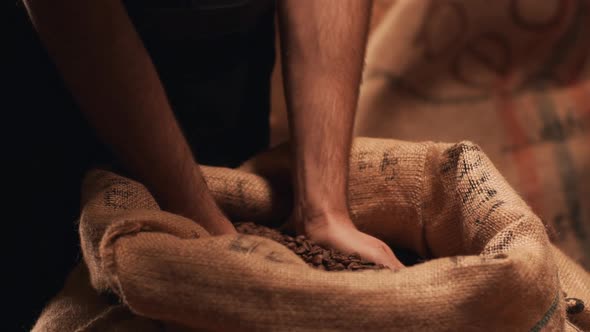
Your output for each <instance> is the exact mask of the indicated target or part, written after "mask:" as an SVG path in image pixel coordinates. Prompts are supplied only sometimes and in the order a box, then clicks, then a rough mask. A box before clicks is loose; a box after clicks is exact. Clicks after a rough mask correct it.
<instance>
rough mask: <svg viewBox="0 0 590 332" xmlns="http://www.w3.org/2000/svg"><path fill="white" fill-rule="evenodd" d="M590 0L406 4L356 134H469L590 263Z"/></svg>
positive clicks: (389, 33)
mask: <svg viewBox="0 0 590 332" xmlns="http://www.w3.org/2000/svg"><path fill="white" fill-rule="evenodd" d="M589 40H590V1H588V0H541V1H538V0H494V1H477V0H398V1H396V2H395V3H394V4H393V6H392V7H391V9H390V10H389V12H388V13H387V14H386V15H385V16H384V18H383V20H382V22H381V24H380V25H379V27H378V28H377V29H376V30H375V31H374V33H373V35H372V37H371V39H370V41H369V46H368V50H367V59H366V63H367V65H366V71H365V76H364V82H363V85H362V87H361V97H360V102H359V113H358V121H357V128H356V131H357V133H358V134H359V135H361V136H371V137H385V138H387V137H389V138H395V139H402V140H409V141H425V140H434V141H444V142H457V141H461V140H470V141H473V142H475V143H476V144H478V145H479V146H481V147H482V148H483V150H484V151H485V152H486V154H487V155H488V156H489V157H490V159H491V160H492V161H493V162H494V164H495V165H496V166H497V167H498V169H499V170H500V172H501V173H502V174H503V175H504V176H505V177H506V178H507V180H508V182H509V183H510V184H511V185H512V186H513V187H514V188H515V189H516V190H517V191H518V192H519V193H520V194H521V196H522V197H523V198H524V200H525V201H526V202H527V204H529V206H531V207H532V209H533V211H534V212H535V213H536V214H537V215H539V216H540V217H541V219H542V220H543V221H544V222H545V223H546V224H548V225H550V228H551V237H552V240H553V241H554V243H556V244H557V245H558V246H559V247H560V248H561V249H562V250H564V251H565V252H566V253H567V254H568V255H569V256H570V257H572V258H574V259H575V260H576V261H578V262H580V263H582V264H584V265H585V266H586V268H590V185H589V184H590V144H589V143H590V42H588V41H589Z"/></svg>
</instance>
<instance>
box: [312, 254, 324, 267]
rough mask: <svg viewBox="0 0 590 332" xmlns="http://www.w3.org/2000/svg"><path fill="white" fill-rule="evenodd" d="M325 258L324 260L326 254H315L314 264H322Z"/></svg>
mask: <svg viewBox="0 0 590 332" xmlns="http://www.w3.org/2000/svg"><path fill="white" fill-rule="evenodd" d="M323 260H324V256H322V255H315V256H313V260H312V262H313V264H314V265H320V264H322V261H323Z"/></svg>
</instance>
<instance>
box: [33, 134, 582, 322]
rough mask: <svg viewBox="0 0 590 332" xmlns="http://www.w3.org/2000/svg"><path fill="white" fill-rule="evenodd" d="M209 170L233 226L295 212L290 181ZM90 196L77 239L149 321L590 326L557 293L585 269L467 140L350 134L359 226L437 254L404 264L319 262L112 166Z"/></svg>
mask: <svg viewBox="0 0 590 332" xmlns="http://www.w3.org/2000/svg"><path fill="white" fill-rule="evenodd" d="M266 158H268V156H267V157H266ZM254 164H256V163H254ZM283 164H285V163H283ZM203 170H204V173H205V176H206V179H207V183H208V185H209V187H210V189H211V190H212V191H213V193H214V195H215V198H216V200H217V201H218V202H219V203H220V204H221V205H222V206H223V207H224V209H225V211H226V212H227V213H228V214H229V215H232V216H233V218H234V220H243V219H247V220H254V221H257V222H260V223H266V224H268V223H269V222H270V221H272V220H274V219H275V218H281V217H283V216H285V215H287V214H288V211H285V210H283V209H281V208H277V207H280V206H288V203H285V202H286V201H289V200H290V198H289V195H284V196H281V195H279V194H277V193H278V191H276V190H273V188H275V189H276V188H279V187H281V184H280V183H274V184H273V183H271V182H270V181H268V180H267V179H265V178H263V177H261V176H260V175H257V174H252V173H248V172H245V171H240V170H229V169H221V168H210V167H203ZM280 178H285V177H280V176H275V177H274V179H280ZM282 185H283V186H284V187H288V185H287V183H282ZM84 193H85V194H84V201H85V205H84V209H83V211H82V215H81V221H80V235H81V240H82V249H83V253H84V261H85V263H86V264H87V266H88V270H89V272H90V280H91V283H92V285H93V286H94V288H95V289H96V290H97V291H98V292H114V293H116V294H118V295H119V297H120V298H121V300H122V302H123V303H124V304H125V305H126V306H128V308H129V309H130V310H131V311H132V312H134V313H135V314H137V315H139V316H142V317H149V318H150V319H153V320H158V321H165V322H173V323H176V324H179V325H182V326H188V327H192V328H197V329H204V330H213V331H219V330H226V331H227V330H231V331H252V330H257V331H282V330H300V331H318V330H319V331H322V330H323V331H328V330H332V331H335V330H350V331H358V330H367V331H379V330H387V331H391V330H403V331H412V330H415V331H418V330H419V331H429V330H432V331H434V330H436V331H459V330H461V331H469V330H473V331H476V330H486V331H489V330H497V331H541V330H547V331H558V330H565V329H567V330H575V329H576V328H581V329H589V328H590V325H588V318H589V317H590V311H589V310H588V308H584V309H583V310H582V311H581V312H578V313H575V314H571V315H567V314H566V303H565V301H564V293H563V292H564V291H565V292H566V293H567V297H573V298H577V299H580V300H582V301H584V302H585V303H589V302H590V292H589V290H588V280H589V277H588V274H587V273H586V272H585V271H584V270H583V269H581V268H580V267H579V266H577V265H576V264H575V263H573V262H572V261H571V260H569V258H567V257H566V256H564V255H563V254H561V253H560V252H559V250H558V249H556V248H554V247H552V245H551V244H550V242H549V239H548V237H547V234H546V231H545V228H544V226H543V224H542V223H541V221H540V220H539V218H538V217H536V216H535V215H534V214H533V213H532V212H531V210H530V208H529V207H528V206H527V205H526V204H525V203H524V202H523V200H522V199H521V198H520V197H519V196H518V195H517V194H516V193H515V192H514V191H513V190H512V189H511V188H510V186H509V185H508V184H507V183H506V181H505V180H504V179H503V178H502V176H501V175H500V174H499V173H498V172H497V170H496V169H495V168H494V166H493V165H492V164H491V162H490V161H489V160H488V158H487V157H486V156H485V155H484V154H483V153H482V152H481V151H480V148H479V147H477V146H476V145H473V144H471V143H467V142H465V143H460V144H456V145H450V144H434V143H404V142H398V141H392V140H377V139H357V140H356V141H355V144H354V148H353V153H352V157H351V170H350V192H349V196H350V197H349V199H350V205H351V211H352V215H353V218H354V222H355V224H356V225H357V226H358V227H359V228H360V229H361V230H363V231H365V232H367V233H369V234H372V235H375V236H377V237H379V238H381V239H383V240H384V241H386V242H387V243H389V244H395V246H398V247H405V248H408V249H411V250H413V251H415V252H416V253H419V254H420V255H422V256H423V257H424V258H427V259H429V260H428V261H427V262H425V263H421V264H418V265H416V266H413V267H410V268H407V269H405V270H402V271H400V272H395V273H394V272H391V271H388V270H387V271H364V272H325V271H320V270H315V269H312V268H310V267H308V266H307V265H306V264H305V263H304V262H303V261H302V260H300V259H299V258H298V257H297V256H296V255H295V254H293V253H292V252H291V251H290V250H288V249H287V248H285V247H283V246H281V245H280V244H278V243H276V242H273V241H271V240H268V239H264V238H260V237H256V236H246V235H238V236H229V235H228V236H220V237H211V236H209V235H208V234H207V232H206V231H205V230H203V229H202V228H201V227H199V226H198V225H197V224H196V223H193V222H192V221H190V220H187V219H185V218H182V217H178V216H174V215H171V214H169V213H165V212H162V211H160V210H159V209H158V207H157V204H156V203H155V201H154V200H153V198H152V197H151V196H150V194H149V193H148V191H147V190H146V189H145V188H144V187H143V186H141V185H140V184H139V183H136V182H134V181H131V180H129V179H125V178H122V177H119V176H117V175H115V174H112V173H108V172H105V171H95V172H93V173H92V174H90V175H89V176H88V178H87V181H86V183H85V187H84ZM558 269H559V271H558ZM52 305H53V304H51V305H50V306H49V307H50V308H51V306H52ZM54 312H55V311H54ZM50 315H51V312H50V313H48V311H46V312H45V314H44V315H43V316H42V317H41V319H40V321H45V322H47V321H51V320H52V317H49V316H50ZM46 324H47V323H46ZM575 324H577V325H575ZM576 326H577V327H576ZM38 330H39V331H41V330H43V329H38Z"/></svg>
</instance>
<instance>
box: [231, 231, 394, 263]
mask: <svg viewBox="0 0 590 332" xmlns="http://www.w3.org/2000/svg"><path fill="white" fill-rule="evenodd" d="M235 226H236V229H237V230H238V232H240V233H242V234H250V235H257V236H262V237H266V238H269V239H271V240H274V241H276V242H278V243H280V244H282V245H284V246H286V247H287V248H289V249H290V250H291V251H293V252H294V253H295V254H297V255H298V256H299V257H301V258H302V259H303V260H304V261H305V262H306V263H307V264H308V265H310V266H312V267H315V268H317V269H320V270H325V271H344V270H347V271H360V270H380V269H385V268H387V267H386V266H384V265H383V264H375V263H373V262H369V261H366V260H364V259H362V258H361V257H360V256H359V255H358V254H356V253H353V254H350V255H347V254H343V253H341V252H338V251H336V250H333V249H326V248H324V247H321V246H319V245H317V244H315V243H313V241H311V240H309V239H307V238H306V237H305V236H303V235H298V236H295V237H293V236H290V235H287V234H282V233H280V232H279V231H277V230H275V229H272V228H268V227H265V226H261V225H257V224H255V223H251V222H246V223H236V224H235Z"/></svg>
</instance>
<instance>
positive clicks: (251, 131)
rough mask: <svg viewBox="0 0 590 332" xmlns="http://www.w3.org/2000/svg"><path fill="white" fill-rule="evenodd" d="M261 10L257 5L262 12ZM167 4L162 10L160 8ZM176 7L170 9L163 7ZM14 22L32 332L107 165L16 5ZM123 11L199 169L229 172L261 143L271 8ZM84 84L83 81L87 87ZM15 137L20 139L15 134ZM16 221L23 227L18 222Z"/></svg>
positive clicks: (227, 1) (265, 135) (68, 263)
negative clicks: (85, 195) (90, 191)
mask: <svg viewBox="0 0 590 332" xmlns="http://www.w3.org/2000/svg"><path fill="white" fill-rule="evenodd" d="M263 2H264V3H263ZM163 3H165V4H166V8H163V7H162V6H161V5H160V4H163ZM171 3H174V4H171ZM18 6H20V7H19V8H18V10H17V18H16V30H17V38H16V50H17V52H16V54H17V59H16V71H17V72H18V73H19V75H20V76H19V78H18V79H17V82H16V84H13V86H14V85H16V89H15V90H16V98H17V99H18V101H19V103H18V107H19V108H20V109H19V110H18V112H17V113H18V115H17V119H16V123H15V124H12V125H13V126H14V127H15V128H17V130H18V133H19V134H18V137H15V138H14V139H15V142H18V153H17V154H16V161H17V163H16V164H17V165H18V166H19V168H20V169H19V170H17V174H15V175H16V177H17V178H22V179H23V180H22V182H21V184H20V186H21V188H25V189H24V190H23V191H24V193H22V194H23V195H24V196H22V197H19V198H18V199H19V200H20V201H22V202H27V204H30V205H31V208H30V209H26V210H25V211H20V215H21V217H20V218H21V225H20V227H23V228H24V229H26V230H27V232H26V234H27V237H26V239H27V240H26V241H27V242H28V244H27V246H28V247H29V248H30V250H31V253H30V256H31V257H22V260H25V261H26V265H27V268H28V269H27V271H24V272H23V273H24V274H27V276H29V277H32V280H25V281H23V283H26V284H27V291H28V292H29V294H25V298H24V299H22V301H23V302H27V305H26V306H25V309H24V310H25V311H24V312H23V314H24V317H23V318H22V319H21V323H20V326H21V327H26V328H30V324H32V323H33V320H34V319H35V318H36V317H37V316H38V314H39V310H40V309H41V308H42V307H43V305H44V304H45V303H46V302H47V301H48V300H49V299H50V298H51V297H52V296H53V295H55V294H56V292H57V291H58V290H59V289H60V288H61V287H62V286H63V282H64V280H65V276H66V275H67V273H68V271H69V270H70V269H71V268H72V267H73V266H74V264H75V262H76V261H77V260H79V258H80V253H79V244H78V242H79V241H78V234H77V225H76V220H77V217H78V215H79V212H80V211H79V208H80V202H79V200H80V185H81V179H82V177H83V175H84V173H85V172H86V171H87V170H88V169H90V168H91V167H92V166H93V165H96V164H104V163H114V162H115V160H114V159H113V157H112V154H111V152H110V151H109V149H108V148H107V147H105V146H104V145H103V144H102V143H101V142H100V141H99V140H98V139H97V138H96V137H95V135H94V133H93V131H92V130H91V128H90V126H89V125H88V124H87V123H86V122H85V120H84V118H83V116H82V113H81V112H80V110H79V109H78V107H77V105H76V104H75V102H74V100H73V99H72V97H71V95H70V93H69V92H68V90H67V89H66V88H65V86H64V84H63V82H62V80H61V78H60V76H59V74H58V72H57V70H56V69H55V67H54V65H53V63H52V62H51V60H50V59H49V57H48V56H47V53H46V52H45V50H44V48H43V46H42V45H41V43H40V41H39V40H38V37H37V35H36V32H35V31H34V29H33V28H32V25H31V23H30V22H29V20H28V18H27V15H26V12H25V10H24V8H23V7H22V5H18ZM126 6H127V9H128V12H129V14H130V17H131V18H132V21H133V22H134V24H135V25H136V27H137V29H138V32H139V34H140V36H141V38H142V40H143V41H144V44H145V46H146V48H147V50H148V52H149V53H150V55H151V57H152V60H153V62H154V64H155V65H156V69H157V70H158V73H159V75H160V77H161V80H162V83H163V85H164V88H165V90H166V93H167V95H168V98H169V100H170V103H171V105H172V108H173V110H174V112H175V115H176V117H177V119H178V120H179V123H180V125H181V128H182V130H183V132H184V134H185V136H186V138H187V140H188V142H189V144H190V146H191V147H192V148H193V151H194V152H195V154H196V158H197V160H198V161H199V162H200V163H202V164H209V165H221V166H229V167H234V166H237V165H239V164H240V163H241V162H242V161H244V160H246V159H247V158H248V157H250V156H252V155H253V154H255V153H256V152H258V151H260V150H262V149H264V148H265V147H267V145H268V143H269V119H268V116H269V109H270V94H269V93H270V75H271V72H272V68H273V65H274V4H273V1H272V0H269V1H266V0H250V1H249V0H193V1H186V0H177V1H164V0H150V1H144V0H131V1H127V2H126ZM89 79H91V78H89ZM21 129H22V130H21ZM22 218H24V219H22Z"/></svg>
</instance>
